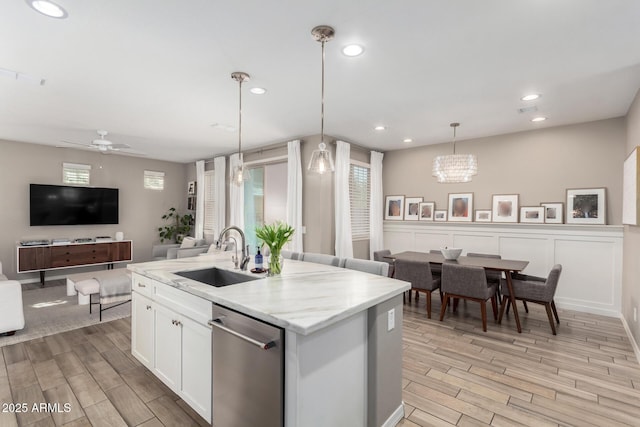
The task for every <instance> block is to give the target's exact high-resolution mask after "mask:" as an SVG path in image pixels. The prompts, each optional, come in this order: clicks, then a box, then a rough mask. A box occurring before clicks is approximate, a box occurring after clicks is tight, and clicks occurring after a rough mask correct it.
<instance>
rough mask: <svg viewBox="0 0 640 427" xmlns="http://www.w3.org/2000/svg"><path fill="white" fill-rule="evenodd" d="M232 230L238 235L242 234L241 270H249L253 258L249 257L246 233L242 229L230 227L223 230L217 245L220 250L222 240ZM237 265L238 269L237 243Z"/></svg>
mask: <svg viewBox="0 0 640 427" xmlns="http://www.w3.org/2000/svg"><path fill="white" fill-rule="evenodd" d="M231 230H235V231H237V232H238V234H240V238H241V239H242V260H241V261H240V270H243V271H246V270H247V265H249V261H250V260H251V257H250V256H249V252H248V251H247V247H246V244H247V242H246V240H245V237H244V232H243V231H242V230H241V229H240V227H237V226H235V225H230V226H228V227H227V228H225V229H224V230H222V231H221V232H220V236H219V237H218V245H217V247H218V248H220V246H221V245H222V238H223V237H224V235H225V234H227V232H229V231H231ZM234 240H235V239H234ZM235 264H236V267H237V265H238V243H237V242H236V256H235Z"/></svg>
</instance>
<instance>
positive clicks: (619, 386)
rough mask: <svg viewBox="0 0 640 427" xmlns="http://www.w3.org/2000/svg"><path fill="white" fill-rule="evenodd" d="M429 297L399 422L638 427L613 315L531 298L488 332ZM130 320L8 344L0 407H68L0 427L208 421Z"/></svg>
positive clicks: (469, 309)
mask: <svg viewBox="0 0 640 427" xmlns="http://www.w3.org/2000/svg"><path fill="white" fill-rule="evenodd" d="M424 303H425V298H424V296H423V297H422V298H420V300H419V302H418V303H417V305H416V302H415V300H414V301H413V302H412V303H411V304H407V305H405V308H404V316H405V317H404V324H403V326H404V329H403V334H404V338H403V341H404V359H403V365H404V370H403V372H404V374H403V388H404V390H403V399H404V402H405V419H404V420H403V421H402V422H401V424H400V425H402V426H407V427H411V426H452V425H457V426H487V425H490V426H523V425H524V426H536V427H537V426H543V427H544V426H638V425H640V366H639V365H638V363H637V361H636V359H635V356H634V353H633V350H632V348H631V346H630V343H629V342H628V340H627V336H626V334H625V331H624V329H623V327H622V324H621V322H620V321H619V320H618V319H613V318H608V317H602V316H596V315H590V314H584V313H578V312H572V311H563V310H561V311H560V320H561V325H560V328H559V332H558V335H557V336H553V335H552V334H551V329H550V328H549V325H548V323H547V318H546V313H545V312H544V309H543V308H542V307H537V306H535V305H533V304H530V310H531V312H530V313H529V314H526V313H524V310H521V318H522V322H523V328H524V330H523V333H522V334H518V333H516V331H515V326H514V322H513V320H512V318H506V319H505V320H504V324H503V325H496V324H494V323H493V322H491V321H490V322H489V325H488V332H487V333H484V332H482V326H481V322H480V308H479V306H478V304H474V303H467V304H465V303H464V302H462V303H461V304H460V307H459V308H458V312H457V313H451V311H448V312H447V314H446V316H445V320H444V322H439V321H438V320H437V319H435V318H434V319H431V320H428V319H427V317H426V310H425V305H424ZM520 307H521V306H520ZM439 309H440V306H439V301H438V298H437V296H436V297H434V304H433V312H434V313H438V312H439ZM130 327H131V326H130V319H129V318H126V319H120V320H115V321H112V322H108V323H101V324H98V325H92V326H89V327H86V328H82V329H77V330H74V331H69V332H64V333H61V334H57V335H52V336H49V337H45V338H41V339H36V340H32V341H28V342H24V343H21V344H15V345H11V346H7V347H3V348H2V349H1V351H0V403H9V402H14V403H26V404H28V406H29V408H31V406H32V405H33V404H42V403H60V404H64V403H70V404H71V410H70V411H69V412H61V413H47V412H37V411H35V412H34V411H31V410H29V411H27V412H24V413H11V412H4V413H2V412H0V427H4V426H62V425H64V426H89V425H93V426H135V425H140V426H146V427H151V426H163V425H164V426H189V425H193V426H196V425H206V422H205V421H204V420H203V419H202V418H201V417H199V416H198V415H197V414H196V413H195V412H194V411H193V410H191V409H190V408H189V406H188V405H187V404H186V403H185V402H184V401H182V400H181V399H180V398H179V397H178V396H177V395H175V394H174V393H173V392H171V391H170V390H169V389H168V388H167V387H166V386H165V385H164V384H162V383H161V382H160V381H159V380H158V379H156V378H155V377H154V376H153V375H152V374H151V373H150V372H149V371H148V370H147V369H146V368H144V367H143V366H141V365H140V363H139V362H138V361H137V360H135V358H133V356H132V355H131V351H130V342H131V335H130ZM0 409H2V408H0ZM332 427H333V426H332Z"/></svg>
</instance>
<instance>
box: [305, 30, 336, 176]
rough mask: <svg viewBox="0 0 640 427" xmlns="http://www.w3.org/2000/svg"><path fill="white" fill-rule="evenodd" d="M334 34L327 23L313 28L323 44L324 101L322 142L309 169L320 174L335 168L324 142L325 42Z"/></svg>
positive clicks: (321, 110) (313, 31)
mask: <svg viewBox="0 0 640 427" xmlns="http://www.w3.org/2000/svg"><path fill="white" fill-rule="evenodd" d="M334 34H335V31H334V30H333V28H331V27H329V26H327V25H319V26H317V27H315V28H314V29H313V30H311V35H312V36H313V38H314V39H315V40H316V41H318V42H320V43H321V44H322V101H321V104H320V144H318V149H317V150H314V151H313V153H312V154H311V160H309V166H308V167H307V170H308V171H309V172H312V173H317V174H320V175H322V174H324V173H325V172H333V171H334V170H335V168H334V166H333V158H332V157H331V151H329V150H327V144H325V142H324V56H325V55H324V44H325V43H326V42H328V41H329V40H331V39H333V36H334Z"/></svg>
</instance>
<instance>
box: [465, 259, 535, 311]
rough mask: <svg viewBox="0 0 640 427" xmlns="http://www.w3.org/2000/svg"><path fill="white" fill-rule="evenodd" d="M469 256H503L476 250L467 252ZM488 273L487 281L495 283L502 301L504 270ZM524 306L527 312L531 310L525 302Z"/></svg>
mask: <svg viewBox="0 0 640 427" xmlns="http://www.w3.org/2000/svg"><path fill="white" fill-rule="evenodd" d="M467 256H468V257H476V258H493V259H502V257H501V256H500V255H495V254H480V253H475V252H469V253H468V254H467ZM486 273H487V283H488V284H489V285H492V284H495V285H496V286H497V288H496V293H497V294H498V301H500V299H501V293H500V281H501V280H502V272H500V271H491V270H487V271H486ZM524 308H525V310H527V313H528V312H529V308H528V307H527V305H526V303H525V306H524Z"/></svg>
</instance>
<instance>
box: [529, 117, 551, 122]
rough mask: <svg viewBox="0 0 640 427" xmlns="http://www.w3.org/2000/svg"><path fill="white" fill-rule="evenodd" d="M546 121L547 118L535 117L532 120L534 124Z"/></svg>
mask: <svg viewBox="0 0 640 427" xmlns="http://www.w3.org/2000/svg"><path fill="white" fill-rule="evenodd" d="M545 120H547V118H546V117H534V118H533V119H531V121H532V122H544V121H545Z"/></svg>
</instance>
